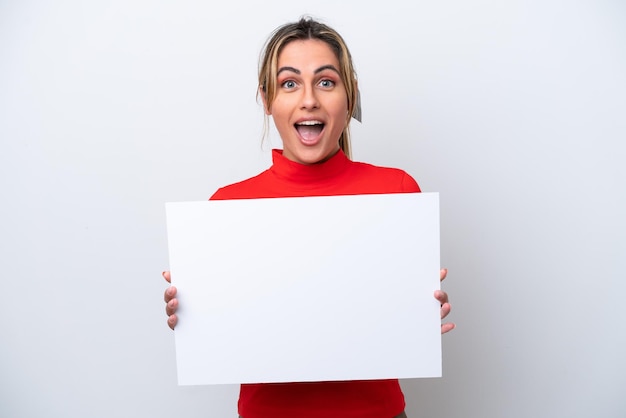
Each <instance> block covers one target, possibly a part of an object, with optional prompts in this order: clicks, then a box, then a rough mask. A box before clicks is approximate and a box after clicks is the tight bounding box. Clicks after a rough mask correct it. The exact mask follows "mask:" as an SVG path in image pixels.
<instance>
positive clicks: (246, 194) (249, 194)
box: [209, 170, 268, 200]
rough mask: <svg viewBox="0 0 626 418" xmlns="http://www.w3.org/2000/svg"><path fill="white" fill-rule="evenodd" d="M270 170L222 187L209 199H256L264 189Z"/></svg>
mask: <svg viewBox="0 0 626 418" xmlns="http://www.w3.org/2000/svg"><path fill="white" fill-rule="evenodd" d="M267 174H268V170H265V171H263V172H262V173H259V174H257V175H256V176H254V177H250V178H249V179H246V180H242V181H239V182H237V183H233V184H229V185H228V186H224V187H220V188H219V189H217V191H216V192H215V193H213V195H212V196H211V197H210V198H209V200H229V199H254V198H258V197H260V196H258V195H259V192H261V191H262V190H263V189H264V186H265V184H266V177H267Z"/></svg>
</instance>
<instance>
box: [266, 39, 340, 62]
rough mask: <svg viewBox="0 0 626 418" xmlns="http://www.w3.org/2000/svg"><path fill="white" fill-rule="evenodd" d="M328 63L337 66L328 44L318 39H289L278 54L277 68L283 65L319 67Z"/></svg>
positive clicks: (335, 58) (336, 60)
mask: <svg viewBox="0 0 626 418" xmlns="http://www.w3.org/2000/svg"><path fill="white" fill-rule="evenodd" d="M328 64H330V65H334V66H335V67H337V68H338V67H339V60H338V59H337V55H335V52H334V51H333V49H332V48H331V47H330V45H328V44H327V43H326V42H324V41H320V40H319V39H306V40H297V41H291V42H289V43H288V44H287V45H285V46H284V47H283V49H282V51H280V55H278V68H280V67H283V66H291V67H295V68H298V67H297V66H300V67H303V66H313V67H319V66H322V65H328Z"/></svg>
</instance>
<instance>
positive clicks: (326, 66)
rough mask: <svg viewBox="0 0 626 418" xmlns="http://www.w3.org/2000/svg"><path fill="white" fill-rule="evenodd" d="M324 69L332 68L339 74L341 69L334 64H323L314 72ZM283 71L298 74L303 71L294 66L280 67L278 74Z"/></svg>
mask: <svg viewBox="0 0 626 418" xmlns="http://www.w3.org/2000/svg"><path fill="white" fill-rule="evenodd" d="M324 70H332V71H334V72H336V73H337V74H339V70H337V69H336V68H335V66H334V65H332V64H328V65H322V66H321V67H320V68H318V69H317V70H315V71H314V74H318V73H321V72H322V71H324ZM283 71H291V72H292V73H296V74H298V75H299V74H301V73H302V72H301V71H300V70H298V69H297V68H294V67H280V69H279V70H278V72H277V73H276V75H278V74H280V73H282V72H283Z"/></svg>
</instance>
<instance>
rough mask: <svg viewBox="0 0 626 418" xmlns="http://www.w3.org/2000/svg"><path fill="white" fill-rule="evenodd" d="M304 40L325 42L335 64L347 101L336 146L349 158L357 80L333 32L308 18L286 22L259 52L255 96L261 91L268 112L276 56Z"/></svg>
mask: <svg viewBox="0 0 626 418" xmlns="http://www.w3.org/2000/svg"><path fill="white" fill-rule="evenodd" d="M308 39H316V40H320V41H323V42H325V43H326V44H327V45H328V46H330V48H331V49H332V50H333V52H334V53H335V55H336V56H337V60H338V61H339V75H340V77H341V80H342V82H343V84H344V85H345V88H346V95H347V99H348V112H347V113H346V127H345V128H344V130H343V132H342V133H341V136H340V137H339V146H340V147H341V149H342V150H343V152H344V154H346V156H347V157H348V158H350V157H351V149H350V118H351V117H352V115H354V114H355V109H356V108H357V106H358V105H357V102H358V88H357V78H356V71H355V70H354V66H353V64H352V56H351V55H350V51H349V50H348V46H347V45H346V43H345V41H344V40H343V38H342V37H341V35H339V33H338V32H337V31H336V30H334V29H332V28H331V27H329V26H327V25H325V24H323V23H320V22H318V21H316V20H313V19H312V18H310V17H303V18H300V20H298V21H297V22H293V23H287V24H285V25H282V26H280V27H278V28H277V29H276V30H274V32H272V34H271V35H270V37H269V38H268V40H267V42H266V43H265V46H264V48H263V53H262V55H261V57H260V59H259V89H258V90H257V95H258V93H259V92H260V91H263V95H264V102H265V106H266V108H267V109H266V110H267V111H268V112H269V111H271V109H272V102H273V101H274V98H275V97H276V79H277V73H278V57H279V55H280V53H281V51H282V50H283V48H284V47H285V45H287V44H288V43H290V42H292V41H296V40H308ZM358 111H360V109H359V110H358ZM266 132H267V115H266Z"/></svg>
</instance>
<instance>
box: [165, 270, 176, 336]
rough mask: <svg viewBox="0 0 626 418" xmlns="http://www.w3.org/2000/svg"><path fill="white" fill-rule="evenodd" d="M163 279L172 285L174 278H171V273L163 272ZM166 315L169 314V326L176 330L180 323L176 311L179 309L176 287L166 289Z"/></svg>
mask: <svg viewBox="0 0 626 418" xmlns="http://www.w3.org/2000/svg"><path fill="white" fill-rule="evenodd" d="M163 278H165V280H166V281H167V282H168V283H172V277H171V276H170V272H169V271H164V272H163ZM164 299H165V313H166V314H167V325H168V326H169V327H170V328H171V329H174V327H175V326H176V323H177V322H178V317H177V316H176V309H178V299H176V287H174V286H170V287H168V288H167V289H165V295H164Z"/></svg>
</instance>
